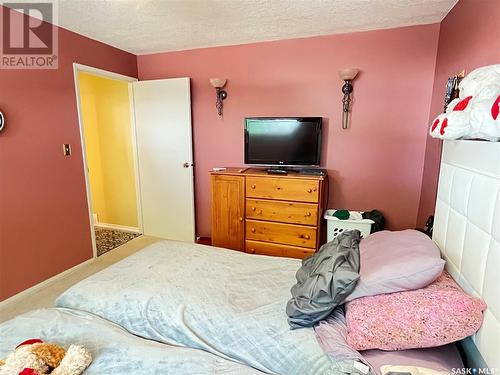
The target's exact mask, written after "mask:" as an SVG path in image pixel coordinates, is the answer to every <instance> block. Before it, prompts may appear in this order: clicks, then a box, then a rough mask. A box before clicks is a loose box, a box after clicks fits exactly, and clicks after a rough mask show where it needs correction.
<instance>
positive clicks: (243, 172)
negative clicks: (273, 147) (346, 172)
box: [210, 167, 326, 180]
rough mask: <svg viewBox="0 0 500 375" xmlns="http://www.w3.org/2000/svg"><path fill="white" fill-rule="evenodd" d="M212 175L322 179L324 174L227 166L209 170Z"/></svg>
mask: <svg viewBox="0 0 500 375" xmlns="http://www.w3.org/2000/svg"><path fill="white" fill-rule="evenodd" d="M210 174H212V175H225V176H246V177H270V178H297V179H302V180H305V179H308V180H324V179H325V177H326V176H310V175H302V174H300V173H299V172H297V171H288V174H286V175H278V174H269V173H267V171H266V170H265V169H258V168H244V167H227V168H226V169H225V170H223V171H210Z"/></svg>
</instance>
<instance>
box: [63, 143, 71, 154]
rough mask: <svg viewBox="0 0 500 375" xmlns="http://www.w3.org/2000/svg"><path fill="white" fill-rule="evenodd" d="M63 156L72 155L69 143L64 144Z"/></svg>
mask: <svg viewBox="0 0 500 375" xmlns="http://www.w3.org/2000/svg"><path fill="white" fill-rule="evenodd" d="M63 155H64V156H70V155H71V145H70V144H69V143H63Z"/></svg>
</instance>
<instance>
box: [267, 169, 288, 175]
mask: <svg viewBox="0 0 500 375" xmlns="http://www.w3.org/2000/svg"><path fill="white" fill-rule="evenodd" d="M266 172H267V174H277V175H281V176H286V175H287V174H288V171H287V170H286V169H285V168H283V167H281V168H280V167H278V168H269V169H267V171H266Z"/></svg>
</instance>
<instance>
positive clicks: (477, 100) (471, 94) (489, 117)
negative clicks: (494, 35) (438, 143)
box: [429, 65, 500, 141]
mask: <svg viewBox="0 0 500 375" xmlns="http://www.w3.org/2000/svg"><path fill="white" fill-rule="evenodd" d="M458 88H459V90H460V94H459V97H458V98H457V99H454V100H452V101H451V102H450V103H449V104H448V107H447V109H446V112H445V113H442V114H440V115H439V116H438V117H436V119H435V120H434V121H433V122H432V124H431V127H430V129H429V134H430V135H431V136H432V137H434V138H441V139H461V138H465V139H486V140H490V141H497V140H499V139H500V114H499V112H500V65H489V66H483V67H481V68H478V69H475V70H473V71H472V72H470V73H469V74H468V75H467V76H466V77H465V78H464V79H463V80H462V81H461V82H460V84H459V86H458Z"/></svg>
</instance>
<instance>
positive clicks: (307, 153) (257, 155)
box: [245, 117, 322, 166]
mask: <svg viewBox="0 0 500 375" xmlns="http://www.w3.org/2000/svg"><path fill="white" fill-rule="evenodd" d="M321 128H322V118H321V117H248V118H246V119H245V164H254V165H262V166H276V165H277V166H319V164H320V154H321Z"/></svg>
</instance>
